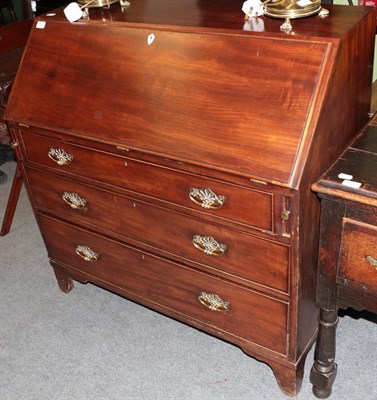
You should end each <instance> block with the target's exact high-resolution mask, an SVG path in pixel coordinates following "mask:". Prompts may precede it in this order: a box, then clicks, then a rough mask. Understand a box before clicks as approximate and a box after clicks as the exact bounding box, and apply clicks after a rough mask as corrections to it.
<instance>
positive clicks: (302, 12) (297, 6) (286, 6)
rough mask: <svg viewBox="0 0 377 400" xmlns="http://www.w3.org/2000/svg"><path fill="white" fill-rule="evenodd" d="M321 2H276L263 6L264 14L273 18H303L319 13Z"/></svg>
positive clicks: (283, 0) (309, 0) (319, 0)
mask: <svg viewBox="0 0 377 400" xmlns="http://www.w3.org/2000/svg"><path fill="white" fill-rule="evenodd" d="M321 8H322V7H321V0H276V1H271V2H269V3H268V4H266V6H265V10H264V12H265V14H266V15H267V16H269V17H274V18H290V19H294V18H303V17H308V16H310V15H314V14H317V13H319V12H320V11H321Z"/></svg>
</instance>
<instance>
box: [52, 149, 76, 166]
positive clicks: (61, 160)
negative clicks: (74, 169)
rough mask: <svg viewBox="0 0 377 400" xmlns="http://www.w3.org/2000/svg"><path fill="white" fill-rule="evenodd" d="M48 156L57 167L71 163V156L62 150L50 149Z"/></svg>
mask: <svg viewBox="0 0 377 400" xmlns="http://www.w3.org/2000/svg"><path fill="white" fill-rule="evenodd" d="M47 154H48V156H49V157H50V158H51V160H52V161H54V162H56V164H58V165H69V164H71V162H72V161H73V159H74V158H73V155H72V154H69V153H67V152H66V151H65V150H63V149H54V148H53V147H51V149H50V150H49V151H48V153H47Z"/></svg>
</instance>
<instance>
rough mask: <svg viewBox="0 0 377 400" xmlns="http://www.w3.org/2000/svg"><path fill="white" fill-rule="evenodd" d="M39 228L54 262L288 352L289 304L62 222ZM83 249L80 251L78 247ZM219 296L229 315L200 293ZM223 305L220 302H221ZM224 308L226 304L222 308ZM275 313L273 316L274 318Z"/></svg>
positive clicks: (221, 331) (44, 222)
mask: <svg viewBox="0 0 377 400" xmlns="http://www.w3.org/2000/svg"><path fill="white" fill-rule="evenodd" d="M38 221H39V224H40V228H41V231H42V234H43V238H44V240H45V243H46V246H47V249H48V253H49V256H50V258H51V259H53V260H55V261H58V262H61V263H63V264H65V265H68V266H70V267H71V268H74V269H77V270H80V271H83V272H85V273H86V274H88V279H89V280H90V277H91V276H92V277H94V278H95V279H94V280H95V281H96V282H97V283H98V281H100V282H106V283H110V284H111V285H112V286H113V287H114V288H121V289H125V290H126V291H129V292H130V293H132V296H131V297H132V298H135V296H136V298H138V299H139V300H140V301H141V302H143V299H147V302H148V304H150V303H153V302H154V303H157V304H158V305H162V306H163V307H165V308H168V309H171V310H173V311H174V313H175V315H176V314H177V313H178V314H179V315H181V317H182V320H185V316H187V317H188V318H190V319H195V320H197V321H200V325H201V326H202V327H203V328H204V329H205V327H206V326H210V327H211V330H212V331H213V328H215V329H216V331H217V332H219V333H218V334H219V335H220V336H221V335H223V334H224V333H229V334H230V335H232V336H233V337H239V338H242V339H246V340H248V341H251V342H253V343H256V344H258V345H261V346H265V347H268V348H270V349H272V350H275V351H277V352H279V353H283V354H285V353H286V341H287V312H288V310H287V308H288V305H287V304H285V303H284V302H280V301H277V300H274V299H272V298H270V297H267V296H263V295H260V294H257V293H256V292H254V291H251V290H247V289H245V288H242V287H239V286H237V285H234V284H230V283H226V282H224V281H223V280H221V279H216V278H213V277H210V276H208V275H207V274H205V273H201V272H198V271H194V270H191V269H190V268H187V267H184V266H181V265H179V264H175V263H172V262H169V261H166V260H163V259H161V258H158V257H156V256H152V255H151V254H148V253H145V252H140V251H137V250H135V249H133V248H131V247H128V246H125V245H121V244H119V243H118V242H116V241H112V240H108V239H105V238H103V237H101V236H99V235H96V234H92V233H89V232H88V231H85V230H83V229H79V228H75V227H74V226H72V225H69V224H66V223H63V222H61V221H58V220H55V219H50V218H47V217H42V216H39V218H38ZM78 245H83V246H88V247H89V248H90V249H92V250H93V251H95V252H97V254H98V259H97V261H92V262H91V261H85V260H84V259H83V258H82V256H80V255H78V254H77V252H76V249H77V246H78ZM78 251H80V249H78ZM203 292H204V293H207V294H216V295H217V296H219V297H220V299H222V300H223V301H224V302H227V303H229V304H228V306H229V307H230V308H229V309H228V310H227V311H213V310H211V309H209V308H208V307H207V306H211V304H212V305H213V304H214V303H211V302H209V303H208V299H205V298H204V296H203V295H202V296H201V301H202V302H203V303H207V306H205V305H203V304H202V303H201V301H200V300H199V297H200V294H201V293H203ZM218 303H220V305H221V302H220V301H219V302H218ZM223 305H224V306H225V304H223ZM272 315H273V318H271V316H272Z"/></svg>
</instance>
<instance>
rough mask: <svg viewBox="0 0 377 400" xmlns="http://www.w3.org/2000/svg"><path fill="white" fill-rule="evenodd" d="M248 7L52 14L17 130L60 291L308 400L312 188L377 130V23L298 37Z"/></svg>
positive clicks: (349, 16) (11, 115)
mask: <svg viewBox="0 0 377 400" xmlns="http://www.w3.org/2000/svg"><path fill="white" fill-rule="evenodd" d="M240 8H241V5H240V3H239V2H238V1H231V0H225V1H223V2H221V4H220V5H217V6H216V7H215V8H214V7H213V2H211V1H207V0H202V1H192V0H178V1H177V0H174V1H173V0H167V1H157V0H149V1H143V0H135V1H133V2H132V3H131V6H130V7H129V8H127V9H122V8H121V7H120V6H119V5H117V4H115V5H112V6H111V8H110V9H109V10H102V9H96V10H94V9H93V10H92V9H91V10H90V17H89V19H88V20H80V21H78V22H76V23H72V24H71V23H69V22H68V21H66V20H65V18H64V15H63V12H62V10H61V9H60V10H57V12H56V15H54V16H41V17H39V19H37V20H36V21H35V24H34V26H33V29H32V32H31V35H30V37H29V41H28V44H27V46H26V50H25V53H24V56H23V59H22V62H21V65H20V68H19V71H18V74H17V77H16V80H15V83H14V87H13V89H12V93H11V97H10V99H9V103H8V108H7V111H6V118H7V119H8V121H9V125H10V128H11V133H12V138H13V141H14V145H15V146H16V152H17V157H18V162H19V163H20V165H21V168H22V171H23V175H24V179H25V182H26V184H27V188H28V192H29V195H30V199H31V201H32V204H33V207H34V210H35V214H36V217H37V221H38V224H39V227H40V229H41V233H42V236H43V239H44V241H45V244H46V247H47V250H48V254H49V257H50V262H51V265H52V266H53V268H54V271H55V274H56V277H57V280H58V283H59V286H60V288H61V290H63V291H64V292H68V291H69V290H70V289H71V287H72V279H73V280H78V281H81V282H92V283H95V284H97V285H99V286H101V287H104V288H106V289H108V290H111V291H113V292H116V293H118V294H121V295H123V296H124V297H126V298H128V299H131V300H133V301H137V302H138V303H140V304H143V305H145V306H148V307H150V308H152V309H154V310H156V311H159V312H161V313H163V314H166V315H168V316H171V317H173V318H176V319H178V320H180V321H182V322H185V323H187V324H189V325H191V326H194V327H196V328H199V329H201V330H203V331H205V332H208V333H210V334H213V335H215V336H218V337H221V338H223V339H225V340H227V341H229V342H231V343H233V344H235V345H237V346H240V347H241V348H242V349H243V350H244V351H245V352H246V353H247V354H249V355H251V356H253V357H255V358H257V359H259V360H261V361H264V362H266V363H268V364H269V365H270V366H271V367H272V369H273V371H274V373H275V376H276V378H277V381H278V383H279V385H280V387H281V389H282V390H283V391H284V392H285V393H287V394H289V395H292V396H293V395H295V394H296V393H297V392H298V390H299V387H300V384H301V381H302V376H303V369H304V362H305V357H306V354H307V352H308V350H309V348H310V346H311V345H312V343H313V341H314V339H315V337H316V332H317V324H318V323H317V314H318V310H317V308H316V305H315V302H314V289H315V279H316V263H317V250H318V249H317V247H318V246H317V243H318V230H319V228H318V225H319V201H318V199H317V197H316V195H315V194H313V193H312V192H311V190H310V185H311V183H312V182H314V181H315V180H316V179H317V178H318V176H320V174H321V173H322V172H323V171H324V170H325V169H326V168H327V167H328V165H329V163H330V162H331V161H332V160H333V159H335V158H336V157H337V156H338V155H339V153H340V152H341V151H342V149H343V148H344V147H345V145H346V144H347V143H348V142H349V141H350V140H351V138H352V137H353V136H354V135H355V133H356V132H357V131H358V130H359V129H360V127H361V126H362V125H363V124H364V123H365V122H366V121H367V119H368V112H369V107H370V95H371V72H372V59H373V48H374V35H375V15H374V14H373V12H372V11H370V10H368V9H364V8H360V7H347V6H344V7H342V6H338V7H336V6H334V7H329V8H330V15H329V17H328V18H325V19H323V18H320V17H312V18H306V19H303V20H297V21H294V34H291V35H287V34H285V33H283V32H281V31H280V25H281V23H282V21H281V20H274V19H270V18H261V19H260V20H259V22H263V25H264V31H263V32H252V31H250V26H251V25H250V26H248V25H247V24H245V20H244V15H243V13H242V11H241V9H240ZM258 26H260V23H259V24H258ZM355 49H357V52H355Z"/></svg>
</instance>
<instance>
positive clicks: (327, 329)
mask: <svg viewBox="0 0 377 400" xmlns="http://www.w3.org/2000/svg"><path fill="white" fill-rule="evenodd" d="M337 323H338V312H337V310H330V311H329V310H325V309H323V308H321V310H320V314H319V330H318V338H317V343H316V347H315V353H314V363H313V367H312V369H311V371H310V382H311V384H312V385H313V394H314V395H315V396H316V397H317V398H319V399H326V398H327V397H329V396H330V395H331V388H332V384H333V382H334V380H335V377H336V371H337V365H336V364H335V340H336V339H335V334H336V325H337Z"/></svg>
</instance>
